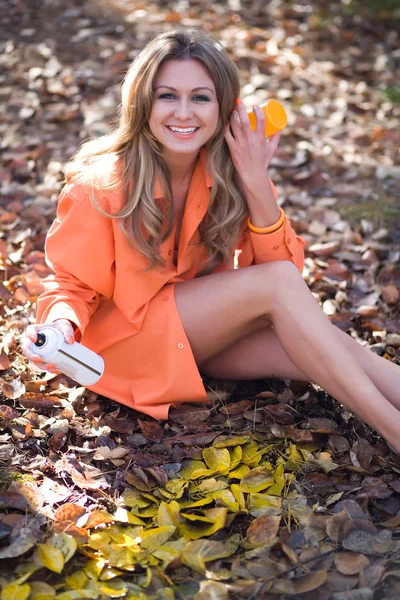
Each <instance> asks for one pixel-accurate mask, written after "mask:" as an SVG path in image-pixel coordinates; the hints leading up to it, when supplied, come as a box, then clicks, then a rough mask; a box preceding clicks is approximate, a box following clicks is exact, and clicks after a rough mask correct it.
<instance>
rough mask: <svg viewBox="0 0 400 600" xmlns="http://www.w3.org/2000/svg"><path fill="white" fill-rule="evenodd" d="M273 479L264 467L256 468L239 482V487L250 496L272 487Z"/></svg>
mask: <svg viewBox="0 0 400 600" xmlns="http://www.w3.org/2000/svg"><path fill="white" fill-rule="evenodd" d="M273 483H274V478H273V476H272V474H271V471H270V470H269V469H266V468H265V467H256V468H255V469H252V470H251V471H250V472H249V473H247V475H245V476H244V477H243V479H242V480H241V482H240V487H241V489H242V491H243V492H249V493H250V494H252V493H255V492H260V491H261V490H265V488H267V487H269V486H271V485H273Z"/></svg>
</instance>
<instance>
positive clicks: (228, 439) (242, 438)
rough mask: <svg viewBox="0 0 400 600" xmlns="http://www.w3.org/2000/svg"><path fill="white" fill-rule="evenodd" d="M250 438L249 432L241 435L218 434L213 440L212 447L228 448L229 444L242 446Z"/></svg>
mask: <svg viewBox="0 0 400 600" xmlns="http://www.w3.org/2000/svg"><path fill="white" fill-rule="evenodd" d="M250 438H251V432H249V433H243V434H242V435H219V436H218V437H217V438H215V440H214V441H213V446H214V448H229V447H230V446H242V445H243V444H246V442H248V441H249V439H250Z"/></svg>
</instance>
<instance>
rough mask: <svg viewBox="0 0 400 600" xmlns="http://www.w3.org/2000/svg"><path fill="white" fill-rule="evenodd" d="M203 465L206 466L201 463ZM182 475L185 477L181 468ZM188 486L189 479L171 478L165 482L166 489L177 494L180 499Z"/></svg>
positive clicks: (176, 496)
mask: <svg viewBox="0 0 400 600" xmlns="http://www.w3.org/2000/svg"><path fill="white" fill-rule="evenodd" d="M195 462H199V461H195ZM201 465H202V467H204V466H205V465H204V463H201ZM179 474H180V476H181V477H184V476H183V475H182V469H181V470H180V473H179ZM187 486H188V482H187V481H183V480H182V479H170V480H169V481H167V483H166V484H165V487H166V489H167V490H168V491H169V492H171V494H173V495H174V496H175V498H177V499H179V498H181V497H182V495H183V493H184V491H185V488H187Z"/></svg>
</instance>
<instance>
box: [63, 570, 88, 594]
mask: <svg viewBox="0 0 400 600" xmlns="http://www.w3.org/2000/svg"><path fill="white" fill-rule="evenodd" d="M88 581H89V578H88V576H87V575H86V573H85V572H84V571H76V572H75V573H72V574H71V575H68V576H67V577H66V578H65V583H66V584H67V585H68V586H69V587H70V588H72V589H73V590H79V589H80V588H84V587H85V585H86V584H87V582H88Z"/></svg>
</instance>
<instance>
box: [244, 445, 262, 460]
mask: <svg viewBox="0 0 400 600" xmlns="http://www.w3.org/2000/svg"><path fill="white" fill-rule="evenodd" d="M242 452H243V458H242V461H243V462H244V464H245V465H249V467H256V466H257V465H258V463H259V462H260V460H261V457H262V453H261V452H260V450H259V447H258V444H257V442H255V441H254V440H250V442H247V444H245V445H244V446H243V447H242Z"/></svg>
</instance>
